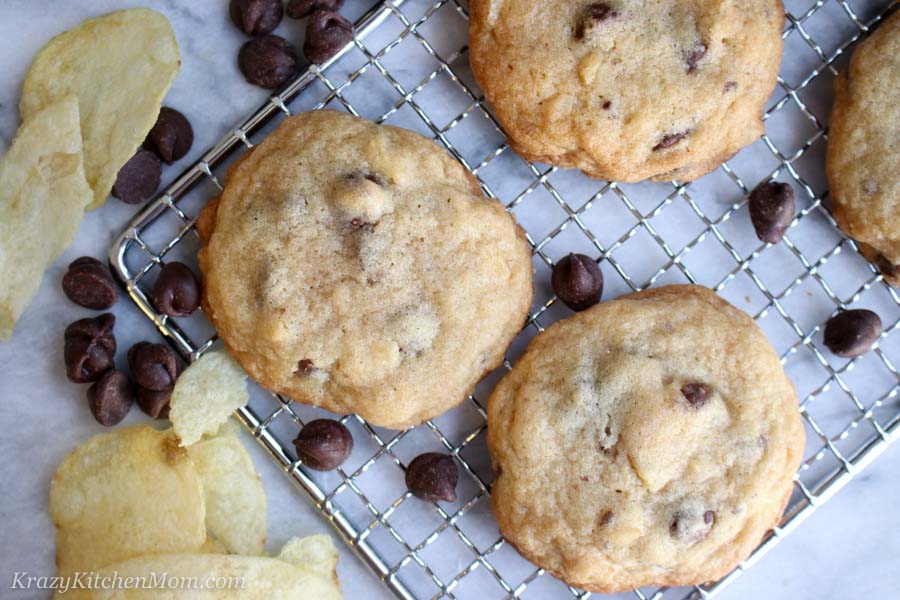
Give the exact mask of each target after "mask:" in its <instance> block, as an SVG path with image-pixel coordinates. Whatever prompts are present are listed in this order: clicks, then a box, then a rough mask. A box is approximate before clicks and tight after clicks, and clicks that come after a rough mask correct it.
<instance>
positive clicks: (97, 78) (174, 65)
mask: <svg viewBox="0 0 900 600" xmlns="http://www.w3.org/2000/svg"><path fill="white" fill-rule="evenodd" d="M180 65H181V60H180V58H179V55H178V44H177V43H176V42H175V34H174V33H173V31H172V26H171V25H170V24H169V21H168V20H167V19H166V18H165V17H164V16H163V15H161V14H159V13H158V12H155V11H152V10H150V9H146V8H132V9H128V10H122V11H117V12H112V13H109V14H106V15H103V16H101V17H97V18H96V19H90V20H88V21H85V22H83V23H81V24H80V25H78V26H77V27H75V28H73V29H70V30H69V31H66V32H63V33H61V34H59V35H57V36H56V37H54V38H53V39H52V40H50V41H49V42H48V43H47V44H46V45H45V46H44V47H43V48H42V49H41V51H40V52H39V53H38V55H37V56H36V57H35V59H34V61H33V62H32V63H31V69H29V71H28V75H27V76H26V78H25V83H24V85H23V87H22V100H21V102H20V104H19V113H20V114H21V116H22V120H23V121H28V120H29V119H31V118H33V117H34V116H35V115H36V114H37V113H38V112H40V111H41V110H43V109H44V108H45V107H46V106H48V105H50V104H52V103H54V102H56V101H57V100H58V99H59V98H61V97H63V96H67V95H69V94H74V95H75V96H77V97H78V105H79V109H80V113H81V135H82V139H83V146H84V172H85V175H86V177H87V180H88V183H89V184H90V186H91V188H93V190H94V197H93V201H92V203H91V204H90V206H89V208H92V209H93V208H97V207H98V206H100V205H101V204H103V202H104V201H105V200H106V197H107V196H108V195H109V191H110V190H111V189H112V186H113V184H114V183H115V181H116V174H118V172H119V169H120V168H122V165H124V164H125V163H126V162H127V161H128V159H130V158H131V157H132V156H133V155H134V153H135V151H136V150H137V149H138V146H139V145H140V144H141V143H142V142H143V141H144V139H145V138H146V137H147V133H149V132H150V129H151V128H152V127H153V124H154V123H156V118H157V116H159V109H160V106H161V105H162V100H163V98H164V97H165V95H166V92H167V91H168V90H169V86H171V85H172V81H173V80H174V79H175V75H176V74H177V73H178V69H179V67H180Z"/></svg>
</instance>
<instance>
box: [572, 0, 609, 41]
mask: <svg viewBox="0 0 900 600" xmlns="http://www.w3.org/2000/svg"><path fill="white" fill-rule="evenodd" d="M618 17H619V11H617V10H616V9H614V8H613V7H611V6H610V5H609V4H607V3H605V2H592V3H591V4H589V5H588V6H587V8H585V9H584V12H583V13H582V14H581V16H580V17H579V18H578V23H576V24H575V39H578V40H581V39H584V36H585V35H586V34H587V33H588V32H589V31H590V29H591V28H592V27H593V26H594V25H596V24H597V23H602V22H603V21H608V20H610V19H616V18H618Z"/></svg>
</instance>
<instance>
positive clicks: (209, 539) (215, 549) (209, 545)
mask: <svg viewBox="0 0 900 600" xmlns="http://www.w3.org/2000/svg"><path fill="white" fill-rule="evenodd" d="M198 554H229V552H228V548H226V547H225V544H223V543H222V542H220V541H219V540H217V539H216V538H215V537H213V536H212V535H210V533H209V532H208V531H207V532H206V541H205V542H203V546H201V548H200V552H199V553H198Z"/></svg>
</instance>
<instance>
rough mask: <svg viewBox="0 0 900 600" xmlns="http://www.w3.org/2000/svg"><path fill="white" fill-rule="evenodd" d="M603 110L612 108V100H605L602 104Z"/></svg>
mask: <svg viewBox="0 0 900 600" xmlns="http://www.w3.org/2000/svg"><path fill="white" fill-rule="evenodd" d="M602 107H603V110H609V109H610V108H612V100H604V101H603V104H602Z"/></svg>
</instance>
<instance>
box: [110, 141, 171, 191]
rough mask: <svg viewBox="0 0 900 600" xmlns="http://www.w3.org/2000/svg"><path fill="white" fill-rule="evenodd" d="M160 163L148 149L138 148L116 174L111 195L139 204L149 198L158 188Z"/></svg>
mask: <svg viewBox="0 0 900 600" xmlns="http://www.w3.org/2000/svg"><path fill="white" fill-rule="evenodd" d="M161 179H162V163H160V162H159V157H158V156H157V155H156V154H155V153H153V152H151V151H150V150H143V149H142V150H138V151H137V154H135V155H134V156H132V157H131V158H130V159H129V160H128V162H127V163H125V165H124V166H123V167H122V168H121V169H119V173H118V174H117V175H116V183H115V184H114V185H113V189H112V195H113V196H115V197H116V198H118V199H119V200H121V201H122V202H125V203H126V204H140V203H141V202H145V201H147V200H149V199H150V198H151V197H152V196H153V194H155V193H156V190H157V188H159V182H160V180H161Z"/></svg>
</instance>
